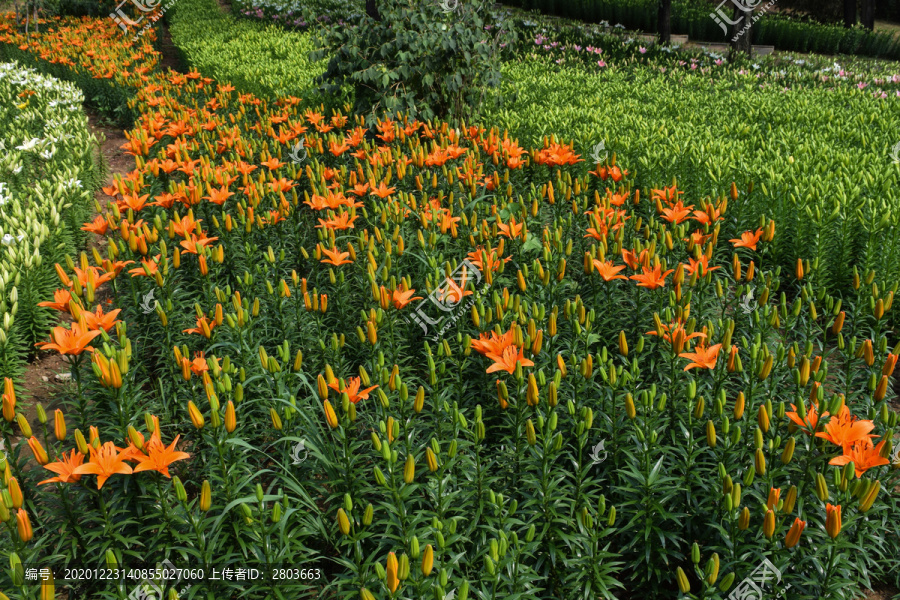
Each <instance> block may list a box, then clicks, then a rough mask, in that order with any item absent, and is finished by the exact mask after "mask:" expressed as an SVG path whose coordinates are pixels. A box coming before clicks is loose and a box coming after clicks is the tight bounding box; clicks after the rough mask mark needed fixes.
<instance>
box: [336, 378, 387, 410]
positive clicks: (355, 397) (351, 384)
mask: <svg viewBox="0 0 900 600" xmlns="http://www.w3.org/2000/svg"><path fill="white" fill-rule="evenodd" d="M359 386H360V378H359V377H351V378H350V379H348V380H347V385H346V386H345V385H344V382H343V381H340V382H338V381H332V382H331V383H329V384H328V387H330V388H331V389H333V390H334V391H336V392H337V393H341V392H347V396H349V397H350V402H352V403H353V404H356V403H357V402H359V401H360V400H368V399H369V392H371V391H372V390H374V389H375V388H377V387H378V386H377V385H373V386H371V387H367V388H366V389H364V390H362V391H360V389H359Z"/></svg>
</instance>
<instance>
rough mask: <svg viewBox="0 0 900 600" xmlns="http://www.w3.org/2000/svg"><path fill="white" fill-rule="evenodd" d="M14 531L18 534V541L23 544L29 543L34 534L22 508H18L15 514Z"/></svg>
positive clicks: (26, 514) (29, 520)
mask: <svg viewBox="0 0 900 600" xmlns="http://www.w3.org/2000/svg"><path fill="white" fill-rule="evenodd" d="M16 530H17V531H18V533H19V539H20V540H22V541H23V542H29V541H31V538H32V536H33V535H34V532H33V531H32V529H31V519H29V518H28V513H27V512H25V509H24V508H20V509H19V510H18V512H17V513H16Z"/></svg>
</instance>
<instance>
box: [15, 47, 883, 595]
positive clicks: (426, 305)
mask: <svg viewBox="0 0 900 600" xmlns="http://www.w3.org/2000/svg"><path fill="white" fill-rule="evenodd" d="M55 52H57V51H52V52H50V53H49V55H48V57H47V59H55V58H56V54H55ZM47 59H42V60H47ZM568 73H569V74H573V73H575V72H574V71H569V72H568ZM133 108H134V110H135V112H136V113H137V114H139V115H140V117H139V119H138V120H137V123H136V125H135V128H134V129H133V130H132V131H131V132H130V133H129V143H128V148H127V149H128V151H129V152H131V153H132V154H134V155H135V158H136V162H137V168H136V170H135V172H134V173H131V174H129V175H128V176H126V177H122V178H117V180H116V182H115V183H114V185H112V186H109V187H107V188H105V193H106V194H107V195H108V203H107V205H106V206H104V207H103V214H102V215H101V216H102V217H103V221H102V222H101V221H97V222H96V223H95V224H94V225H93V226H92V228H93V229H94V231H95V232H96V234H97V235H98V236H101V237H102V238H103V239H105V240H106V241H107V244H108V245H107V246H106V250H105V254H106V255H105V256H103V255H100V254H99V253H98V256H95V257H93V260H91V258H90V257H88V256H87V255H82V256H81V257H78V258H74V259H72V260H71V262H66V264H62V263H61V264H60V266H59V268H58V279H59V281H60V291H59V296H60V298H61V299H66V300H68V302H62V301H60V302H59V306H58V308H59V309H60V310H67V311H68V312H69V313H70V314H71V316H72V317H73V324H72V325H71V327H69V328H66V327H62V328H59V329H57V330H54V332H53V337H52V339H51V340H50V341H48V342H47V344H46V345H45V346H44V347H45V348H47V349H48V350H56V351H59V352H60V353H62V354H63V355H64V356H65V357H66V359H67V360H68V361H69V362H70V365H71V368H72V371H73V374H75V377H74V386H75V388H76V392H75V393H74V394H71V395H70V397H69V398H68V401H67V403H66V407H65V408H66V409H65V414H63V412H60V413H58V414H57V415H56V418H55V420H54V422H53V425H52V426H50V425H49V422H48V426H46V427H44V430H43V435H41V433H42V432H38V436H36V437H32V435H31V434H32V433H34V432H31V431H30V430H29V424H28V423H27V421H26V422H24V423H23V421H24V419H18V418H16V414H15V391H14V390H13V389H12V386H9V385H8V386H7V388H6V389H5V390H4V391H5V394H4V396H5V397H4V401H3V409H4V410H3V415H4V417H5V418H4V420H3V421H2V423H0V426H2V427H3V433H4V434H5V436H6V439H7V441H9V439H10V437H9V436H10V435H11V434H12V433H13V432H14V431H16V432H21V433H22V434H23V436H24V437H26V438H30V440H29V446H30V448H29V449H28V450H25V452H27V453H28V454H33V456H34V457H35V459H36V460H37V462H38V463H40V464H42V465H44V466H45V467H46V469H49V470H50V471H49V472H43V471H45V470H46V469H32V470H28V469H26V468H25V465H24V461H23V457H22V456H21V453H20V450H24V442H23V443H22V444H20V445H19V447H18V448H16V449H14V450H13V452H12V453H11V454H10V458H9V460H8V463H7V464H8V466H9V469H8V471H7V472H6V476H5V477H4V484H5V486H6V487H7V491H8V495H9V497H10V502H9V503H8V504H6V503H2V504H0V506H2V507H5V508H7V509H8V512H9V514H6V513H3V512H2V511H3V508H0V518H4V520H6V521H7V522H9V523H10V524H11V525H12V523H13V521H12V519H15V526H14V527H13V526H11V527H10V532H11V536H10V540H11V542H10V543H11V545H13V546H14V550H15V557H14V558H13V559H12V561H11V562H12V564H13V567H14V569H13V573H14V576H13V580H12V581H11V582H10V585H9V586H7V588H5V589H11V588H12V587H14V586H21V585H24V581H23V580H19V579H17V578H16V577H17V575H15V573H16V571H15V567H16V565H17V564H18V562H17V561H21V562H22V563H25V564H40V565H42V566H51V565H52V566H54V567H60V566H62V565H63V564H64V563H66V562H67V561H68V564H69V565H78V566H88V565H90V566H102V565H103V563H102V562H101V561H103V560H104V558H105V566H106V568H108V569H119V568H126V567H127V568H131V567H135V566H138V563H139V564H140V565H141V566H154V565H156V564H158V563H163V561H165V560H168V561H170V562H171V563H173V564H174V566H175V567H176V568H182V569H183V568H187V567H191V568H199V567H202V568H203V569H204V570H205V571H206V572H209V570H210V569H212V568H216V569H218V570H219V572H221V571H222V569H223V567H226V566H228V567H230V568H234V567H241V568H247V567H253V568H257V569H266V570H269V572H270V573H271V568H272V567H275V568H276V569H277V568H279V567H281V568H287V570H288V571H290V572H289V573H285V572H284V570H282V572H280V573H279V572H278V571H277V570H276V572H275V575H281V576H288V578H289V579H291V581H290V582H287V583H284V582H282V583H280V584H278V585H276V584H274V583H273V582H271V580H266V581H265V582H260V581H256V582H252V583H248V582H246V581H245V582H236V581H226V580H222V579H220V580H219V581H211V580H209V579H208V578H206V580H204V581H200V580H199V579H198V578H196V577H195V575H196V574H194V575H190V576H189V577H190V578H191V580H190V581H189V582H182V583H180V584H179V585H178V586H177V587H178V589H179V590H180V591H179V592H178V594H180V597H198V596H201V597H202V596H203V595H206V594H207V593H209V594H212V595H213V596H214V597H216V598H231V597H239V596H240V597H245V598H265V597H270V596H271V595H273V594H277V593H281V594H283V595H284V596H285V597H303V595H321V596H324V597H328V596H329V595H332V594H334V595H336V596H339V597H348V598H349V597H360V598H362V599H363V600H371V599H373V598H376V597H377V598H387V597H394V598H425V597H428V598H431V597H440V598H445V597H447V595H448V594H453V596H454V597H455V598H457V599H459V600H466V599H467V598H469V597H472V598H475V597H479V598H488V597H503V598H516V597H528V598H560V597H562V598H574V597H580V596H581V595H583V594H585V593H586V592H587V594H588V595H590V596H591V597H610V596H611V595H612V594H613V593H614V592H615V593H617V594H618V593H621V590H622V589H627V590H628V591H629V592H630V593H631V594H634V595H644V596H648V597H672V596H674V595H675V592H673V591H672V590H675V589H679V590H680V592H681V593H682V594H683V595H684V597H689V596H688V594H692V595H693V597H705V598H723V597H724V596H726V595H727V594H728V593H730V592H731V591H732V590H736V589H745V588H746V587H747V580H748V578H749V580H750V581H751V582H753V583H754V584H760V585H763V586H764V588H765V590H766V593H767V594H770V595H772V596H775V595H779V594H784V593H785V591H786V590H789V591H787V593H788V594H789V596H790V597H791V598H804V599H806V598H821V597H828V598H842V599H848V600H849V599H851V598H854V597H855V595H856V593H857V592H858V590H859V589H860V588H861V587H862V586H864V585H867V584H868V582H869V578H870V577H871V578H887V577H890V576H895V575H896V573H897V572H898V571H897V569H895V568H894V567H895V566H896V564H897V561H898V559H900V557H898V555H897V548H898V545H897V543H896V542H897V540H896V531H895V530H894V529H892V524H893V523H894V522H896V519H897V517H898V505H897V496H896V494H895V493H893V490H894V488H895V486H896V485H897V481H898V472H897V471H896V470H894V469H892V467H891V466H890V459H889V458H888V457H889V456H891V455H892V453H893V445H894V444H893V438H894V430H895V427H896V423H897V415H896V413H894V412H892V411H891V410H890V409H889V407H888V402H890V401H892V400H894V399H895V398H896V392H895V391H894V390H893V389H891V385H890V382H891V378H892V377H893V376H894V371H895V366H896V360H897V355H898V353H900V346H895V345H894V344H896V336H895V333H894V332H893V331H892V330H891V329H890V327H889V325H888V322H887V319H888V318H889V316H890V315H891V314H892V312H893V311H892V309H893V306H892V304H893V299H894V295H895V292H896V287H897V286H896V283H895V281H896V279H895V278H885V277H884V276H883V275H880V274H879V273H876V272H875V270H874V269H873V270H871V271H868V270H866V269H862V270H856V271H854V270H853V269H848V273H847V276H848V280H849V283H848V285H847V286H846V287H844V288H841V289H839V290H831V289H830V288H829V286H828V285H827V284H828V283H829V281H830V280H829V277H830V275H829V273H827V272H826V271H824V270H823V261H818V262H817V261H815V260H799V261H795V262H794V264H793V265H792V266H791V268H790V269H784V268H779V261H780V256H781V252H782V251H781V250H779V244H782V243H783V242H782V241H781V240H782V239H784V238H785V237H787V238H788V239H791V236H793V235H795V234H794V233H793V232H790V231H789V228H790V225H789V224H788V223H785V222H782V221H781V220H780V219H781V216H778V217H776V218H774V219H773V218H772V215H771V214H765V208H766V207H763V208H760V209H758V210H756V211H751V210H749V208H748V206H752V204H751V203H750V202H748V201H747V197H748V195H749V194H753V193H754V192H750V193H749V194H748V193H747V192H746V191H744V190H745V186H744V185H743V183H742V184H741V185H740V186H737V185H730V186H728V187H727V189H725V190H723V193H721V194H716V197H707V196H706V194H709V193H710V191H709V190H707V191H706V192H705V193H702V192H696V191H691V192H685V191H684V190H683V189H682V188H681V187H680V185H664V183H668V181H660V182H658V183H653V184H652V185H641V186H636V185H635V176H634V175H633V174H631V173H629V169H634V168H644V167H643V165H640V164H636V165H634V166H632V163H628V164H620V160H621V159H619V160H616V159H615V158H614V157H613V156H612V155H610V156H608V157H607V158H605V159H603V160H600V161H597V162H594V161H593V160H585V157H583V156H582V154H581V153H580V152H577V151H576V149H575V148H574V147H573V144H572V143H571V141H570V140H567V141H563V140H559V139H557V138H554V137H548V139H547V140H546V142H545V143H538V144H537V145H536V146H535V147H528V146H527V145H526V146H525V147H523V146H522V145H520V143H519V142H518V141H517V140H516V139H514V138H511V137H509V136H506V135H503V134H501V133H500V132H499V131H498V130H497V129H496V128H490V129H489V128H484V127H479V126H474V125H472V126H466V127H460V128H458V129H457V128H455V127H451V126H450V125H449V124H447V123H442V122H431V123H423V122H415V121H412V120H410V119H404V118H402V117H398V118H393V119H387V118H385V119H381V120H380V121H379V122H378V123H377V126H376V127H374V128H373V129H371V130H368V129H366V128H364V127H362V126H361V124H360V123H361V118H360V117H357V116H353V115H347V114H344V113H342V112H340V111H332V112H331V113H329V114H323V113H322V112H317V111H315V110H313V109H309V108H305V107H303V106H302V104H301V102H300V100H299V99H297V98H292V97H288V98H282V99H279V100H278V101H276V102H269V101H267V100H265V99H261V98H257V97H255V96H253V95H252V94H250V93H242V92H240V91H238V90H235V89H234V87H233V86H231V85H229V84H226V83H216V82H214V81H212V80H209V79H205V78H204V77H203V76H202V75H201V74H199V73H195V74H188V75H179V74H172V73H168V74H162V73H160V74H158V75H154V79H153V84H152V85H147V86H144V87H142V88H140V89H138V90H136V92H135V96H134V99H133ZM689 167H690V168H689ZM694 168H695V167H694V166H693V165H687V166H685V167H684V171H685V173H684V176H685V177H686V178H687V177H690V176H691V173H693V170H694ZM642 176H644V175H642ZM783 176H784V177H789V176H790V175H783ZM760 185H762V184H760ZM739 188H740V189H739ZM754 204H755V202H754ZM785 230H788V231H785ZM796 251H797V253H798V254H799V255H800V258H801V259H807V258H811V257H810V256H808V255H807V256H803V254H805V253H810V254H811V253H813V252H814V251H815V248H814V247H798V248H797V250H796ZM877 266H878V267H879V268H881V269H882V270H890V265H887V266H886V267H885V266H884V265H881V264H879V265H877ZM98 290H102V291H103V292H104V293H108V294H109V297H110V298H111V299H112V301H113V305H112V306H111V307H102V306H97V302H96V294H97V293H98ZM117 311H118V312H117ZM88 346H92V347H93V350H89V349H88ZM826 412H827V413H828V414H827V415H826ZM13 420H16V421H17V423H16V424H15V425H12V424H11V422H12V421H13ZM75 427H77V429H78V431H75V432H74V433H73V431H72V429H73V428H75ZM7 445H8V446H10V444H7ZM182 452H184V453H182ZM185 453H186V454H185ZM851 461H852V463H853V464H852V465H851V464H850V463H851ZM37 471H42V472H40V473H39V472H37ZM51 472H52V473H51ZM51 474H52V475H55V477H52V476H51ZM169 476H171V479H169ZM176 476H177V477H178V479H175V477H176ZM13 513H14V514H13ZM4 515H5V517H4ZM13 531H14V532H13ZM862 544H865V546H866V548H867V549H868V551H867V552H859V551H858V548H859V547H860V546H861V545H862ZM301 565H302V572H301V567H300V566H301ZM763 567H764V568H766V569H768V572H769V574H770V575H769V576H768V578H767V581H765V582H763V583H760V582H759V580H758V577H756V575H754V574H757V575H758V573H759V569H760V568H763ZM772 569H777V571H778V575H779V576H778V578H777V579H776V578H775V577H773V576H772V575H771V574H772V573H773V571H772ZM126 570H127V569H126ZM138 573H140V571H138ZM755 577H756V578H755ZM56 585H57V586H58V587H63V586H69V587H72V588H74V594H75V595H76V596H77V597H100V595H101V594H104V593H105V594H107V595H110V596H115V595H117V594H118V595H119V596H121V595H123V594H125V595H127V594H129V593H131V592H132V590H133V589H134V586H135V585H138V584H137V583H135V582H134V581H131V580H129V582H128V584H127V586H123V587H122V588H117V586H116V585H115V584H112V583H109V582H108V581H98V580H96V579H95V580H91V581H87V580H84V579H82V580H80V581H78V582H72V581H71V580H69V581H66V582H63V581H62V579H59V580H58V582H57V584H56Z"/></svg>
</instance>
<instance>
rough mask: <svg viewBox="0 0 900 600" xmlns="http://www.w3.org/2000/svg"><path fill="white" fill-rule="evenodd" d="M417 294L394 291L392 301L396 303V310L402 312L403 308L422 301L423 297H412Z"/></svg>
mask: <svg viewBox="0 0 900 600" xmlns="http://www.w3.org/2000/svg"><path fill="white" fill-rule="evenodd" d="M415 293H416V290H403V289H397V290H394V291H393V293H392V295H391V296H392V297H391V300H392V302H393V303H394V308H396V309H397V310H400V309H401V308H403V307H405V306H406V305H407V304H409V303H410V302H412V301H413V300H421V299H422V296H416V297H415V298H413V297H412V295H413V294H415Z"/></svg>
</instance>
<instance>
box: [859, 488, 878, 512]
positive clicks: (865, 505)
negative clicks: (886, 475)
mask: <svg viewBox="0 0 900 600" xmlns="http://www.w3.org/2000/svg"><path fill="white" fill-rule="evenodd" d="M880 490H881V482H880V481H878V480H875V483H874V484H872V486H871V487H870V488H869V490H868V491H867V492H866V493H865V494H864V495H863V497H862V499H861V500H860V501H859V512H862V513H866V512H869V509H870V508H872V505H873V504H874V503H875V499H876V498H877V497H878V492H879V491H880Z"/></svg>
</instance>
